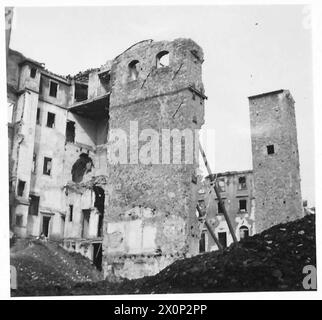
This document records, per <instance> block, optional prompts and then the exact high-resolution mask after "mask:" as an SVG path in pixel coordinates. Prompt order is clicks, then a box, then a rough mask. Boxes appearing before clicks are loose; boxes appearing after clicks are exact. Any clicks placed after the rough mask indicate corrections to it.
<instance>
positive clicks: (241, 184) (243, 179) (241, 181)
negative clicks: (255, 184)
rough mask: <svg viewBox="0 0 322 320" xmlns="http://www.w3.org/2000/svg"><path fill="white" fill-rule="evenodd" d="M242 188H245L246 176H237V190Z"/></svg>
mask: <svg viewBox="0 0 322 320" xmlns="http://www.w3.org/2000/svg"><path fill="white" fill-rule="evenodd" d="M244 189H247V184H246V177H239V178H238V190H244Z"/></svg>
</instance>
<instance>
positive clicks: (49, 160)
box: [43, 157, 53, 176]
mask: <svg viewBox="0 0 322 320" xmlns="http://www.w3.org/2000/svg"><path fill="white" fill-rule="evenodd" d="M49 163H50V168H49V167H48V166H49ZM52 167H53V159H52V158H49V157H44V166H43V174H44V175H46V176H51V174H52Z"/></svg>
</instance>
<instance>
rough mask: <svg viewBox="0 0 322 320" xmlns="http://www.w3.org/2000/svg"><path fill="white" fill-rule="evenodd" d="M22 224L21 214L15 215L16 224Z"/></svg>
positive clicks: (19, 225)
mask: <svg viewBox="0 0 322 320" xmlns="http://www.w3.org/2000/svg"><path fill="white" fill-rule="evenodd" d="M22 224H23V216H22V215H21V214H19V215H16V226H17V227H22Z"/></svg>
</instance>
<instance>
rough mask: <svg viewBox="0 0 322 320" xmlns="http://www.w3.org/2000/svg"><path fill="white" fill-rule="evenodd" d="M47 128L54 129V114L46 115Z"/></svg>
mask: <svg viewBox="0 0 322 320" xmlns="http://www.w3.org/2000/svg"><path fill="white" fill-rule="evenodd" d="M47 127H48V128H55V114H54V113H51V112H48V114H47Z"/></svg>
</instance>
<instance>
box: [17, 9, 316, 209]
mask: <svg viewBox="0 0 322 320" xmlns="http://www.w3.org/2000/svg"><path fill="white" fill-rule="evenodd" d="M178 37H187V38H191V39H193V40H194V41H196V42H197V43H198V44H199V45H200V46H201V47H202V48H203V50H204V54H205V62H204V64H203V82H204V85H205V90H206V95H207V96H208V100H207V101H206V116H205V126H204V128H205V129H210V130H214V132H215V139H214V140H213V141H212V144H213V150H214V154H213V155H209V158H210V162H211V166H212V169H213V171H216V172H222V171H230V170H246V169H251V168H252V159H251V144H250V128H249V110H248V100H247V97H248V96H250V95H254V94H258V93H262V92H267V91H273V90H277V89H289V90H290V92H291V94H292V95H293V98H294V99H295V101H296V104H295V108H296V118H297V129H298V142H299V151H300V162H301V163H300V164H301V167H300V170H301V178H302V196H303V199H308V200H309V204H311V205H314V200H315V199H314V141H313V137H314V136H313V135H314V130H313V102H312V67H311V54H312V53H311V30H310V28H309V25H308V10H307V7H302V6H290V5H288V6H281V5H278V6H277V5H276V6H242V7H240V6H211V7H210V6H185V7H183V6H182V7H173V6H172V7H144V6H137V7H83V8H82V7H78V8H77V7H73V8H48V7H47V8H37V9H35V8H16V9H15V22H14V29H13V31H12V38H11V48H12V49H15V50H18V51H21V52H22V53H23V54H25V55H26V56H28V57H30V58H33V59H35V60H38V61H40V62H44V63H45V64H46V67H47V68H48V69H49V70H51V71H53V72H56V73H58V74H62V75H67V74H76V73H77V72H78V71H80V70H85V69H87V68H90V67H99V66H101V65H102V64H104V63H105V62H106V61H107V60H111V59H113V58H114V57H116V56H117V55H118V54H119V53H121V52H122V51H123V50H125V49H126V48H128V47H129V46H131V45H132V44H133V43H135V42H138V41H141V40H143V39H154V40H173V39H175V38H178ZM208 142H209V141H208ZM209 153H210V151H209Z"/></svg>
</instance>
